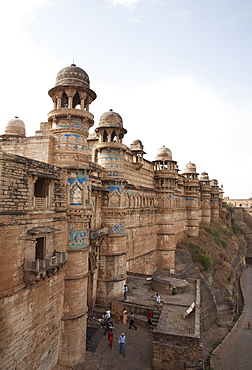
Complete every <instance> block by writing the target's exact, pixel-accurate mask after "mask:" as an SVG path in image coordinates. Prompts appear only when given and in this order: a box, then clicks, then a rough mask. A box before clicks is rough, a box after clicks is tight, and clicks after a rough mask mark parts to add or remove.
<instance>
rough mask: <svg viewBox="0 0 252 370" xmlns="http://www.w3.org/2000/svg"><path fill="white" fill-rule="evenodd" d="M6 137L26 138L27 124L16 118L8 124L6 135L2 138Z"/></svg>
mask: <svg viewBox="0 0 252 370" xmlns="http://www.w3.org/2000/svg"><path fill="white" fill-rule="evenodd" d="M6 136H12V137H14V136H16V137H25V124H24V122H23V121H22V120H21V119H19V118H18V117H15V118H13V119H11V120H9V121H8V122H7V125H6V128H5V134H4V135H2V137H6Z"/></svg>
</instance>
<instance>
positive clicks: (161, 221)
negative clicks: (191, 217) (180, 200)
mask: <svg viewBox="0 0 252 370" xmlns="http://www.w3.org/2000/svg"><path fill="white" fill-rule="evenodd" d="M153 165H154V184H155V189H156V190H157V193H158V207H159V209H160V211H159V212H158V213H157V225H158V231H157V238H158V239H157V246H158V247H157V264H158V269H159V270H162V271H165V270H169V269H171V268H174V266H175V249H176V236H175V233H174V229H176V230H179V229H178V228H177V227H179V226H178V225H176V223H177V221H178V219H177V218H176V217H175V212H176V201H175V198H174V195H175V193H176V191H177V186H178V166H177V162H176V161H173V160H172V152H171V150H170V149H168V148H166V147H165V146H162V147H161V148H160V149H159V150H158V152H157V155H156V158H155V161H153Z"/></svg>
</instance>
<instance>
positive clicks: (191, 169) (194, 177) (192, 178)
mask: <svg viewBox="0 0 252 370" xmlns="http://www.w3.org/2000/svg"><path fill="white" fill-rule="evenodd" d="M198 175H199V174H198V173H197V172H196V166H195V164H194V163H192V162H191V161H190V162H189V163H187V164H186V166H185V169H184V173H183V176H184V178H185V179H184V192H185V200H186V212H187V232H188V234H189V235H191V236H198V235H199V202H198V198H199V194H198V193H199V180H198Z"/></svg>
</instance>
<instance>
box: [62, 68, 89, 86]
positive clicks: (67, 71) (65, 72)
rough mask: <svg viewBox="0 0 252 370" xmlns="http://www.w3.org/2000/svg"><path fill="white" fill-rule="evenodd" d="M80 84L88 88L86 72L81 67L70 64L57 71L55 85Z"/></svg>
mask: <svg viewBox="0 0 252 370" xmlns="http://www.w3.org/2000/svg"><path fill="white" fill-rule="evenodd" d="M73 85H74V86H81V87H87V88H88V89H89V86H90V82H89V77H88V74H87V73H86V72H85V71H84V70H83V69H81V68H79V67H76V65H75V64H71V66H69V67H65V68H63V69H61V70H60V71H59V73H58V74H57V77H56V83H55V86H73Z"/></svg>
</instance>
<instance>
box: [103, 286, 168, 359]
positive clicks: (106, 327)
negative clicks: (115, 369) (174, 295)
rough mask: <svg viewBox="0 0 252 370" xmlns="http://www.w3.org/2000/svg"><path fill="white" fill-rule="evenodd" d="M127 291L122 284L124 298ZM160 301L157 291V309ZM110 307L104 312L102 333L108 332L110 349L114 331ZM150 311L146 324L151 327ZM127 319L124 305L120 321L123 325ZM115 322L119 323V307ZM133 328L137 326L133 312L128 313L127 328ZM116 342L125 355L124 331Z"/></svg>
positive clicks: (116, 311)
mask: <svg viewBox="0 0 252 370" xmlns="http://www.w3.org/2000/svg"><path fill="white" fill-rule="evenodd" d="M127 292H128V287H127V285H124V299H125V300H126V299H127ZM160 301H161V298H160V295H159V294H158V293H157V294H156V305H157V309H158V310H159V309H160ZM110 316H111V315H110V309H109V308H108V309H107V310H106V312H105V314H104V333H103V334H104V335H105V334H106V333H108V341H109V347H110V348H111V349H112V344H113V340H114V333H113V328H114V326H113V322H112V321H111V320H110ZM152 316H153V315H152V312H151V311H150V310H148V311H147V319H148V324H149V325H150V327H152ZM127 321H128V312H127V310H126V308H125V307H124V309H123V311H122V322H123V325H127ZM115 322H116V323H118V324H119V323H120V310H119V309H116V310H115ZM132 327H133V328H135V330H137V326H136V325H135V315H134V313H133V312H131V313H130V320H129V329H131V328H132ZM118 343H119V346H120V353H121V354H122V355H123V356H124V357H125V356H126V353H125V344H126V336H125V333H121V334H120V336H119V339H118Z"/></svg>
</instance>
